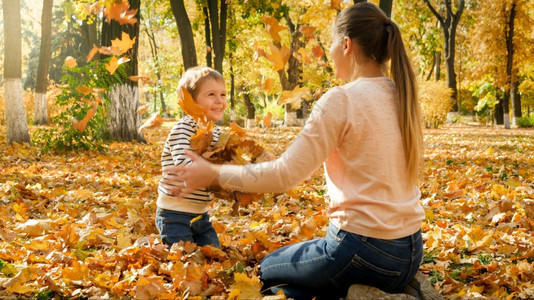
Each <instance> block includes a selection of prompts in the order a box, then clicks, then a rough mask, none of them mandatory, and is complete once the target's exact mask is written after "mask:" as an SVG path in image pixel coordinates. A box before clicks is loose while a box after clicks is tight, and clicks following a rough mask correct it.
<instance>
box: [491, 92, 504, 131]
mask: <svg viewBox="0 0 534 300" xmlns="http://www.w3.org/2000/svg"><path fill="white" fill-rule="evenodd" d="M502 102H503V100H502V96H501V93H500V92H499V91H496V92H495V108H494V112H493V116H494V119H495V124H497V125H502V124H504V114H503V105H502V104H503V103H502Z"/></svg>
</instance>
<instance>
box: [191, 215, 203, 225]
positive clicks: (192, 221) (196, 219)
mask: <svg viewBox="0 0 534 300" xmlns="http://www.w3.org/2000/svg"><path fill="white" fill-rule="evenodd" d="M200 219H202V215H198V216H196V217H194V218H193V219H191V221H189V224H193V223H195V222H196V221H198V220H200Z"/></svg>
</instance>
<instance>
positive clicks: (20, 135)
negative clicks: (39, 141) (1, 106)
mask: <svg viewBox="0 0 534 300" xmlns="http://www.w3.org/2000/svg"><path fill="white" fill-rule="evenodd" d="M4 96H5V98H4V99H5V106H6V107H5V112H6V135H7V144H8V145H11V144H13V142H17V143H23V142H27V143H30V134H29V133H28V123H27V121H26V110H25V109H24V100H23V99H22V80H21V79H20V78H4Z"/></svg>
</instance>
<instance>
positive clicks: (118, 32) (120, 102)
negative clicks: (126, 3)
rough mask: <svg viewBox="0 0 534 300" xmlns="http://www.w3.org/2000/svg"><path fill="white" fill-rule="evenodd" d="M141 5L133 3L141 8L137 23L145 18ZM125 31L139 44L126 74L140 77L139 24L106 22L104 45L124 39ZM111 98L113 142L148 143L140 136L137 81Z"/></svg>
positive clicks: (115, 89) (134, 0) (128, 82)
mask: <svg viewBox="0 0 534 300" xmlns="http://www.w3.org/2000/svg"><path fill="white" fill-rule="evenodd" d="M140 5H141V1H140V0H130V9H137V14H136V18H137V20H140V19H141V18H140V13H139V9H140ZM123 32H125V33H127V34H128V35H129V36H130V38H132V39H133V37H135V44H134V46H133V47H132V49H130V50H129V51H128V53H127V54H128V56H129V57H130V61H128V62H127V63H125V64H126V75H127V76H132V75H137V53H138V51H137V49H138V47H139V22H136V23H135V24H133V25H120V24H119V22H117V21H115V20H111V22H107V21H106V22H102V46H110V45H111V41H112V40H113V39H116V38H119V39H121V38H122V33H123ZM108 95H109V98H110V100H111V108H110V121H109V124H108V127H109V128H108V129H109V131H110V132H111V137H112V139H114V140H117V141H128V142H129V141H132V140H137V141H140V142H146V140H145V138H144V136H143V135H142V134H138V133H137V128H139V126H140V125H141V124H140V122H141V121H140V115H139V114H138V113H137V108H138V106H139V91H138V86H137V82H136V81H131V80H130V79H126V82H125V83H124V84H122V85H116V86H113V87H111V90H110V91H109V93H108ZM137 120H139V122H138V121H137Z"/></svg>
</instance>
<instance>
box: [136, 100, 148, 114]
mask: <svg viewBox="0 0 534 300" xmlns="http://www.w3.org/2000/svg"><path fill="white" fill-rule="evenodd" d="M149 106H150V103H143V104H141V105H139V107H138V108H137V113H138V114H146V113H147V112H148V107H149Z"/></svg>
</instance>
